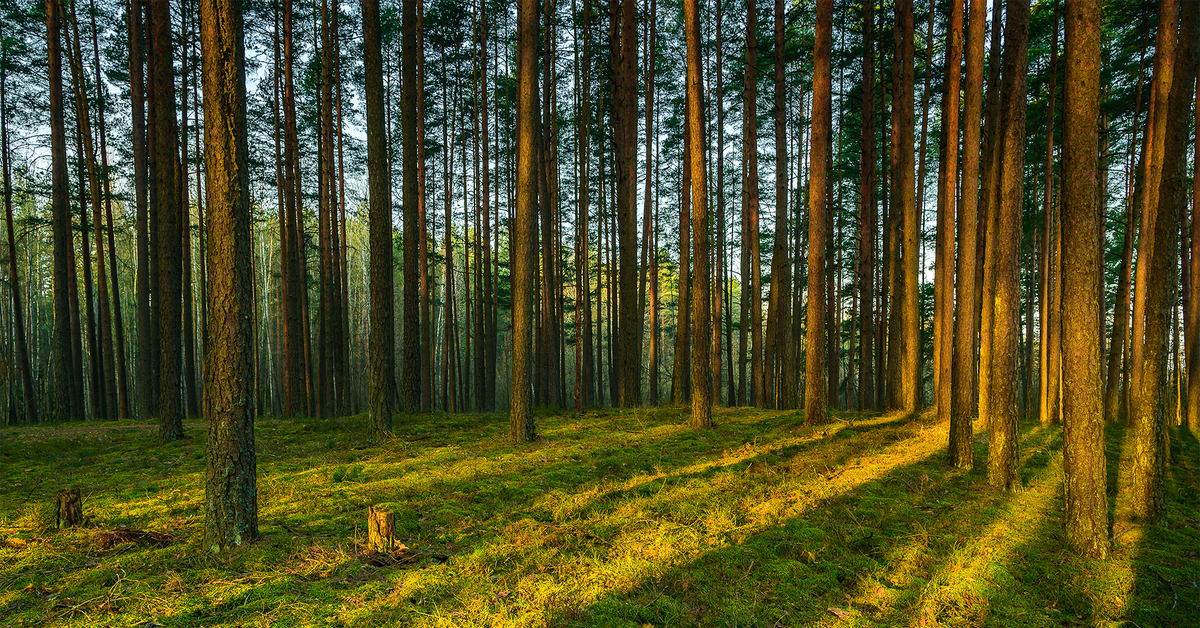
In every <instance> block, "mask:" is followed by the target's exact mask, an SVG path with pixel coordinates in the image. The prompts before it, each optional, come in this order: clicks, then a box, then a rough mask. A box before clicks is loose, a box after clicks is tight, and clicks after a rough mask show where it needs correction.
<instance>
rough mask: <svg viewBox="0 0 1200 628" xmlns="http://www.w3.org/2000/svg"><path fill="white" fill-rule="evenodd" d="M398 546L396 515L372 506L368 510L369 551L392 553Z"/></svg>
mask: <svg viewBox="0 0 1200 628" xmlns="http://www.w3.org/2000/svg"><path fill="white" fill-rule="evenodd" d="M395 545H396V513H395V512H393V511H391V510H384V509H382V508H379V507H376V506H371V507H370V508H368V509H367V549H371V550H374V551H376V552H391V551H392V549H393V548H394V547H395Z"/></svg>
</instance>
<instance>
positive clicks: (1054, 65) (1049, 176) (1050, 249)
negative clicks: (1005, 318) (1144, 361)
mask: <svg viewBox="0 0 1200 628" xmlns="http://www.w3.org/2000/svg"><path fill="white" fill-rule="evenodd" d="M1050 42H1051V43H1050V83H1049V86H1048V96H1047V109H1046V111H1047V114H1046V165H1045V168H1044V170H1045V173H1044V174H1045V177H1046V183H1045V191H1044V193H1043V200H1044V204H1043V214H1044V217H1045V220H1044V227H1043V228H1042V235H1043V236H1044V238H1045V242H1044V244H1043V252H1042V312H1043V314H1042V334H1041V339H1042V355H1041V359H1042V362H1041V384H1042V385H1041V393H1042V394H1041V408H1040V412H1039V416H1040V417H1041V421H1042V424H1043V425H1050V424H1051V423H1057V422H1058V419H1059V417H1058V414H1059V407H1058V401H1059V375H1060V372H1061V368H1062V321H1061V320H1060V317H1059V310H1060V309H1061V300H1062V289H1061V286H1060V277H1059V276H1060V274H1061V272H1062V271H1061V269H1062V264H1061V262H1060V260H1059V249H1060V248H1061V239H1060V231H1059V229H1060V228H1061V227H1060V224H1059V223H1060V220H1059V216H1058V214H1057V213H1056V212H1057V211H1058V209H1057V208H1056V207H1055V203H1054V113H1055V112H1054V97H1055V90H1056V83H1057V79H1058V2H1057V0H1055V3H1054V21H1053V25H1052V33H1051V36H1050Z"/></svg>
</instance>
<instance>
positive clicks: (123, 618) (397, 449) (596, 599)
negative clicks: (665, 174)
mask: <svg viewBox="0 0 1200 628" xmlns="http://www.w3.org/2000/svg"><path fill="white" fill-rule="evenodd" d="M685 418H686V417H685V413H684V411H683V410H681V409H678V408H662V409H653V410H641V411H628V412H625V411H622V412H616V411H613V412H587V413H584V414H582V415H573V414H550V413H539V415H538V417H537V422H538V429H539V432H540V439H539V440H538V442H537V443H536V444H533V445H531V446H527V447H517V446H514V445H511V444H509V443H508V442H507V440H506V439H507V434H508V427H507V422H506V421H507V419H506V417H505V416H504V415H496V414H493V415H454V416H445V415H426V416H419V417H409V416H401V417H397V421H396V438H395V439H394V440H391V441H388V442H384V443H371V442H369V441H367V440H365V438H364V436H363V434H364V433H365V419H364V418H363V417H354V418H347V419H343V420H328V421H318V420H309V419H304V420H286V421H285V420H275V419H260V420H259V421H258V425H257V444H258V487H259V526H260V531H261V533H262V539H261V540H260V541H258V542H256V543H254V544H252V545H250V546H248V547H245V548H243V549H240V550H238V551H235V552H233V553H232V555H229V556H227V557H223V558H216V557H212V556H209V555H207V554H205V553H204V552H202V551H201V548H200V544H201V541H202V538H203V536H204V533H203V526H204V511H203V505H204V472H205V470H204V466H205V463H204V425H203V423H200V422H189V423H187V425H186V427H187V433H188V435H189V436H190V437H191V438H190V439H188V440H185V441H182V442H175V443H170V444H167V445H162V444H159V443H158V442H157V441H156V440H155V435H156V429H155V428H154V426H151V425H147V424H144V423H136V422H130V421H122V422H116V423H89V424H66V425H64V424H58V425H49V426H42V427H33V428H7V429H0V625H8V626H11V625H18V626H19V625H54V626H131V625H138V626H144V627H147V628H154V627H157V626H168V627H169V626H217V625H220V626H252V625H253V626H268V625H269V626H348V625H363V626H384V625H414V626H545V625H549V626H686V625H699V626H893V625H895V626H1073V625H1097V626H1118V625H1127V626H1137V627H1139V628H1147V627H1150V626H1195V625H1197V624H1196V623H1195V622H1196V621H1197V617H1200V583H1198V581H1200V506H1198V503H1200V444H1198V443H1197V441H1196V440H1195V439H1194V438H1193V437H1192V436H1190V435H1189V434H1186V433H1184V432H1182V431H1178V430H1173V431H1172V445H1171V449H1172V462H1171V466H1170V468H1169V470H1168V480H1167V496H1168V507H1167V515H1166V518H1165V520H1164V521H1163V523H1162V524H1161V525H1158V526H1153V527H1145V528H1143V527H1137V526H1132V525H1130V524H1128V523H1123V522H1122V521H1118V522H1117V523H1116V524H1114V530H1113V537H1114V538H1115V556H1114V558H1113V559H1112V560H1109V561H1093V560H1086V559H1080V558H1077V557H1075V556H1073V555H1071V554H1070V553H1069V552H1067V551H1065V550H1064V549H1063V537H1062V531H1061V528H1062V498H1061V486H1062V451H1061V443H1062V438H1061V430H1059V429H1057V428H1049V429H1047V428H1043V427H1041V426H1039V425H1036V424H1033V423H1029V424H1023V425H1022V429H1021V447H1020V452H1021V473H1022V483H1023V487H1022V488H1021V489H1019V490H1018V491H1016V492H1015V493H1014V494H1011V495H1007V494H1003V493H1000V492H996V491H994V490H992V489H990V488H989V487H988V486H987V484H986V481H985V478H984V474H983V472H982V470H975V471H960V470H953V469H951V468H949V467H948V466H946V464H945V460H944V459H945V450H946V446H945V441H946V436H945V435H946V429H945V426H940V425H937V424H936V423H934V422H932V420H931V419H930V418H929V415H926V416H925V417H921V418H906V417H901V416H896V415H884V416H876V415H855V414H848V413H847V414H839V415H838V418H837V419H836V420H835V421H834V422H833V423H832V424H830V425H828V426H825V427H820V428H809V427H802V426H801V424H800V423H801V418H802V415H801V414H799V413H789V412H768V411H759V410H751V409H744V408H742V409H721V410H717V411H716V412H715V413H714V419H715V421H716V424H717V426H716V427H715V428H714V429H712V430H708V431H695V430H692V429H688V428H687V427H685V426H684V425H683V423H684V420H685ZM1122 433H1123V432H1122V431H1121V430H1117V429H1113V430H1111V431H1110V433H1109V438H1108V459H1109V476H1110V478H1109V480H1110V486H1111V485H1113V484H1114V483H1116V482H1117V481H1119V478H1118V475H1119V473H1120V470H1119V468H1120V465H1119V464H1117V460H1118V459H1119V458H1120V451H1121V445H1122V443H1121V436H1122ZM986 439H987V434H986V433H980V434H977V435H976V438H975V452H976V457H977V458H978V459H980V460H982V459H983V458H984V456H985V454H986ZM70 486H77V487H79V488H80V489H82V491H83V493H84V502H85V504H84V513H85V516H86V517H87V521H86V523H85V526H84V527H83V528H77V529H68V530H61V531H56V530H54V529H53V511H52V507H51V505H50V504H51V500H52V499H53V496H54V494H55V492H56V491H57V490H59V489H61V488H64V487H70ZM1111 492H1112V493H1113V494H1114V495H1115V493H1116V491H1111ZM1112 501H1115V499H1114V498H1110V502H1112ZM381 503H384V504H389V505H391V507H393V508H395V510H396V512H397V526H398V536H399V537H400V540H401V541H402V542H403V543H404V544H405V545H406V546H407V548H408V549H407V552H408V553H407V554H405V557H406V558H405V560H402V561H400V562H401V563H402V564H398V565H396V564H393V565H390V566H374V565H373V564H372V563H379V562H381V561H379V560H376V559H373V558H372V557H371V556H370V555H365V554H364V551H363V547H362V544H363V542H364V541H365V537H366V531H365V521H366V510H367V507H368V506H370V505H373V504H381ZM1110 508H1113V509H1116V508H1117V506H1116V504H1113V505H1112V506H1111V507H1110ZM122 526H124V527H125V528H127V529H140V530H148V531H154V532H161V533H168V534H170V535H172V538H173V542H171V543H170V544H169V545H167V546H165V547H161V548H159V547H154V546H151V545H147V544H136V543H135V544H124V545H117V546H115V547H112V548H110V549H100V547H99V546H98V545H97V544H96V541H95V535H96V534H97V533H98V532H101V531H112V530H119V529H121V528H122ZM376 558H377V557H376Z"/></svg>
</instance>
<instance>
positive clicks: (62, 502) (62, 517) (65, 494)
mask: <svg viewBox="0 0 1200 628" xmlns="http://www.w3.org/2000/svg"><path fill="white" fill-rule="evenodd" d="M82 524H83V495H82V494H80V492H79V489H77V488H72V489H68V490H65V491H59V492H58V496H57V497H56V498H55V502H54V527H56V528H60V529H61V528H70V527H74V526H77V525H82Z"/></svg>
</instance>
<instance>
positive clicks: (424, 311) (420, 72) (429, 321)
mask: <svg viewBox="0 0 1200 628" xmlns="http://www.w3.org/2000/svg"><path fill="white" fill-rule="evenodd" d="M424 32H425V6H424V4H423V3H417V33H418V36H417V94H416V97H417V134H416V140H417V214H418V216H417V222H418V224H419V225H420V232H419V234H418V235H419V237H420V242H419V245H418V246H419V249H420V250H419V255H418V257H419V258H420V264H421V268H420V271H421V295H420V300H421V339H420V340H421V342H420V345H421V347H420V348H421V357H420V361H421V371H422V374H421V411H422V412H428V411H430V410H432V409H433V397H434V394H433V375H434V368H433V353H434V335H433V290H434V288H433V282H432V280H431V279H430V276H429V240H430V235H429V229H428V228H427V225H428V224H429V223H428V205H427V203H428V196H427V194H426V190H425V38H424V37H423V36H421V35H420V34H421V33H424ZM389 154H390V150H389ZM391 180H392V179H391V164H390V163H389V165H388V185H389V186H390V185H391ZM388 211H389V212H390V211H391V210H390V208H389V210H388ZM389 215H390V213H389ZM389 220H390V219H389ZM389 237H390V236H389ZM435 246H436V243H435ZM393 373H394V371H393ZM392 377H393V378H394V377H395V375H394V374H393V375H392ZM392 388H395V383H394V382H393V384H392ZM394 398H395V393H393V399H394Z"/></svg>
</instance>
